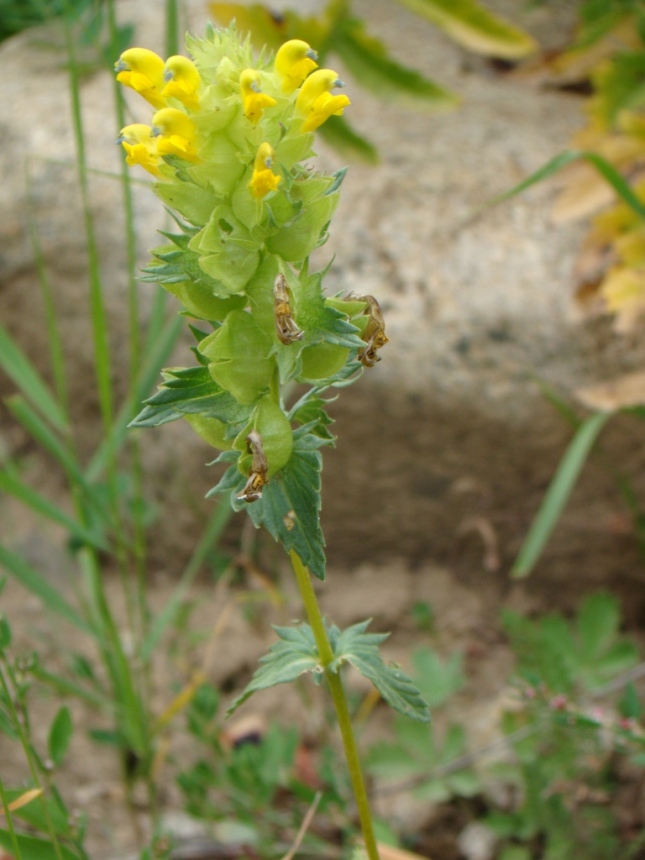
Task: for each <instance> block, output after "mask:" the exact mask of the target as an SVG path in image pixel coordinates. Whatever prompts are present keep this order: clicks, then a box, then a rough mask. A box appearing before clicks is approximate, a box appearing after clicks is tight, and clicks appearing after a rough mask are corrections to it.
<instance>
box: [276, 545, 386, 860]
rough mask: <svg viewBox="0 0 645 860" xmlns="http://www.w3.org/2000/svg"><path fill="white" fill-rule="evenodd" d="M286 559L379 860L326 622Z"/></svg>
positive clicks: (301, 571)
mask: <svg viewBox="0 0 645 860" xmlns="http://www.w3.org/2000/svg"><path fill="white" fill-rule="evenodd" d="M289 555H290V557H291V564H292V565H293V570H294V573H295V574H296V580H297V582H298V588H299V590H300V595H301V597H302V602H303V603H304V606H305V611H306V613H307V618H308V619H309V624H310V625H311V629H312V631H313V634H314V639H315V642H316V648H317V649H318V656H319V657H320V662H321V665H322V667H323V669H324V672H325V680H326V681H327V684H328V686H329V691H330V693H331V697H332V700H333V702H334V708H335V709H336V717H337V719H338V728H339V729H340V736H341V738H342V741H343V747H344V750H345V759H346V761H347V768H348V770H349V777H350V779H351V782H352V788H353V790H354V798H355V800H356V807H357V809H358V817H359V819H360V822H361V829H362V831H363V838H364V840H365V849H366V851H367V856H368V857H369V860H379V855H378V848H377V847H376V838H375V836H374V827H373V825H372V813H371V811H370V805H369V800H368V797H367V791H366V789H365V780H364V779H363V771H362V770H361V763H360V759H359V756H358V748H357V746H356V739H355V737H354V729H353V728H352V721H351V717H350V715H349V708H348V707H347V698H346V697H345V690H344V689H343V684H342V681H341V679H340V675H339V674H338V672H333V671H332V670H331V669H330V668H329V665H330V663H331V662H332V661H333V659H334V654H333V651H332V649H331V645H330V643H329V639H328V637H327V631H326V630H325V622H324V621H323V617H322V614H321V612H320V607H319V605H318V599H317V597H316V593H315V591H314V588H313V585H312V584H311V577H310V575H309V571H308V570H307V568H306V567H305V566H304V565H303V563H302V561H301V560H300V557H299V556H298V554H297V553H296V552H294V550H291V552H290V553H289Z"/></svg>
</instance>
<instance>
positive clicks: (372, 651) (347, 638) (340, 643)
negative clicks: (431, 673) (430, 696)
mask: <svg viewBox="0 0 645 860" xmlns="http://www.w3.org/2000/svg"><path fill="white" fill-rule="evenodd" d="M368 624H369V621H361V622H360V623H359V624H354V625H353V626H352V627H348V628H347V630H344V631H343V632H342V633H338V632H337V628H333V627H332V628H331V630H330V633H331V635H330V640H331V644H332V648H333V651H334V661H333V663H332V664H331V665H330V669H332V670H333V671H336V672H337V671H338V669H339V668H340V666H341V665H342V664H343V663H350V664H351V665H352V666H353V667H354V668H355V669H356V670H357V671H358V672H360V673H361V675H363V677H365V678H367V679H368V680H369V681H371V682H372V683H373V684H374V686H375V687H376V689H377V690H378V691H379V693H380V694H381V696H383V698H384V699H385V701H386V702H387V703H388V705H390V706H391V707H392V708H394V710H395V711H398V712H399V713H401V714H404V715H405V716H408V717H411V718H412V719H414V720H420V721H421V722H429V721H430V712H429V710H428V706H427V704H426V703H425V702H424V700H423V699H422V698H421V695H420V694H419V691H418V689H417V688H416V686H415V685H414V683H413V681H412V679H411V678H409V677H408V675H406V674H405V672H403V671H402V670H401V669H400V668H399V666H396V665H394V664H386V663H385V662H384V661H383V658H382V657H381V655H380V654H379V650H378V646H379V645H380V644H381V642H383V640H384V639H386V638H387V636H388V635H389V634H381V633H366V632H365V630H366V628H367V625H368Z"/></svg>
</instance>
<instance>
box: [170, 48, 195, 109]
mask: <svg viewBox="0 0 645 860" xmlns="http://www.w3.org/2000/svg"><path fill="white" fill-rule="evenodd" d="M163 79H164V81H166V86H165V87H164V89H163V95H164V96H165V97H166V98H168V97H171V98H174V99H179V101H180V102H183V104H185V105H186V107H188V108H197V107H199V91H200V90H201V87H202V79H201V76H200V74H199V72H198V71H197V67H196V66H195V64H194V63H193V61H192V60H189V59H188V57H182V56H181V55H179V54H176V55H175V56H173V57H169V58H168V59H167V60H166V65H165V66H164V72H163Z"/></svg>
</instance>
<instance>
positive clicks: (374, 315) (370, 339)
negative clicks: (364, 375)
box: [347, 293, 389, 367]
mask: <svg viewBox="0 0 645 860" xmlns="http://www.w3.org/2000/svg"><path fill="white" fill-rule="evenodd" d="M347 298H349V299H353V300H354V301H357V302H367V305H368V306H367V308H365V311H364V312H363V313H364V314H367V315H368V316H369V320H368V321H367V325H366V326H365V331H364V332H363V334H362V335H361V340H363V341H365V344H366V345H365V348H364V349H360V350H359V351H358V359H359V361H360V362H361V364H362V365H363V366H364V367H374V365H375V364H376V362H377V361H380V360H381V356H380V355H378V353H377V351H376V350H377V349H380V348H381V347H382V346H385V344H386V343H387V342H388V340H389V338H388V337H387V336H386V334H385V320H384V319H383V312H382V311H381V306H380V305H379V303H378V302H377V301H376V299H375V298H374V296H356V295H354V294H353V293H351V294H350V295H349V296H348V297H347Z"/></svg>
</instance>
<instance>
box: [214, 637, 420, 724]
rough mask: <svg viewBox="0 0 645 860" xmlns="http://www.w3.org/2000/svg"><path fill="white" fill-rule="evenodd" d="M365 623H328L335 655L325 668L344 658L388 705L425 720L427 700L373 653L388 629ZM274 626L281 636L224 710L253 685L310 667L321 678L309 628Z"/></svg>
mask: <svg viewBox="0 0 645 860" xmlns="http://www.w3.org/2000/svg"><path fill="white" fill-rule="evenodd" d="M368 624H369V621H362V622H361V623H360V624H354V625H353V626H352V627H348V628H347V630H344V631H340V630H339V629H338V627H336V626H335V625H329V626H327V634H328V636H329V642H330V645H331V648H332V652H333V655H334V658H333V660H332V662H331V663H330V664H329V666H328V669H329V671H331V672H338V671H339V670H340V668H341V667H342V665H343V664H344V663H350V664H351V665H352V666H354V668H355V669H357V670H358V671H359V672H360V673H361V675H363V676H364V677H365V678H368V679H369V680H370V681H371V682H372V683H373V684H374V686H375V687H376V688H377V690H378V691H379V692H380V693H381V695H382V696H383V698H384V699H385V700H386V702H388V703H389V704H390V705H392V707H393V708H395V709H396V710H397V711H399V712H400V713H402V714H405V715H406V716H409V717H412V718H413V719H417V720H421V721H423V722H428V721H429V720H430V714H429V712H428V709H427V707H426V704H425V702H424V701H423V700H422V699H421V697H420V695H419V692H418V690H417V689H416V687H415V686H414V684H413V683H412V681H411V680H410V678H408V676H407V675H405V674H404V673H403V672H402V671H401V670H400V669H399V668H398V667H397V666H393V665H390V666H388V665H386V664H385V663H384V662H383V660H382V658H381V656H380V654H379V653H378V646H379V645H380V644H381V642H383V640H384V639H387V637H388V635H389V634H387V633H385V634H383V633H365V629H366V627H367V625H368ZM274 629H275V631H276V633H277V634H278V636H279V639H280V641H279V642H276V643H275V644H274V645H272V646H271V648H270V649H269V652H268V654H265V655H264V657H262V658H261V659H260V667H259V668H258V670H257V671H256V673H255V674H254V676H253V678H252V679H251V682H250V684H249V685H248V686H247V687H246V689H245V690H244V692H243V693H242V695H241V696H239V697H238V698H237V699H236V700H235V701H234V702H233V704H232V705H231V707H230V708H229V711H228V713H229V714H230V713H232V712H233V711H234V710H235V709H236V708H238V707H239V706H240V705H241V704H242V703H243V702H245V701H246V700H247V699H248V698H249V696H251V695H252V694H253V693H254V692H257V691H258V690H265V689H267V688H268V687H274V686H275V685H276V684H285V683H288V682H290V681H294V680H295V679H296V678H298V677H299V676H300V675H302V674H304V673H305V672H313V673H314V675H315V676H317V677H318V678H319V679H320V678H321V677H322V675H323V672H324V670H323V667H322V665H321V663H320V658H319V656H318V650H317V648H316V642H315V640H314V635H313V632H312V630H311V627H309V625H308V624H299V625H298V626H297V627H275V628H274Z"/></svg>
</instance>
